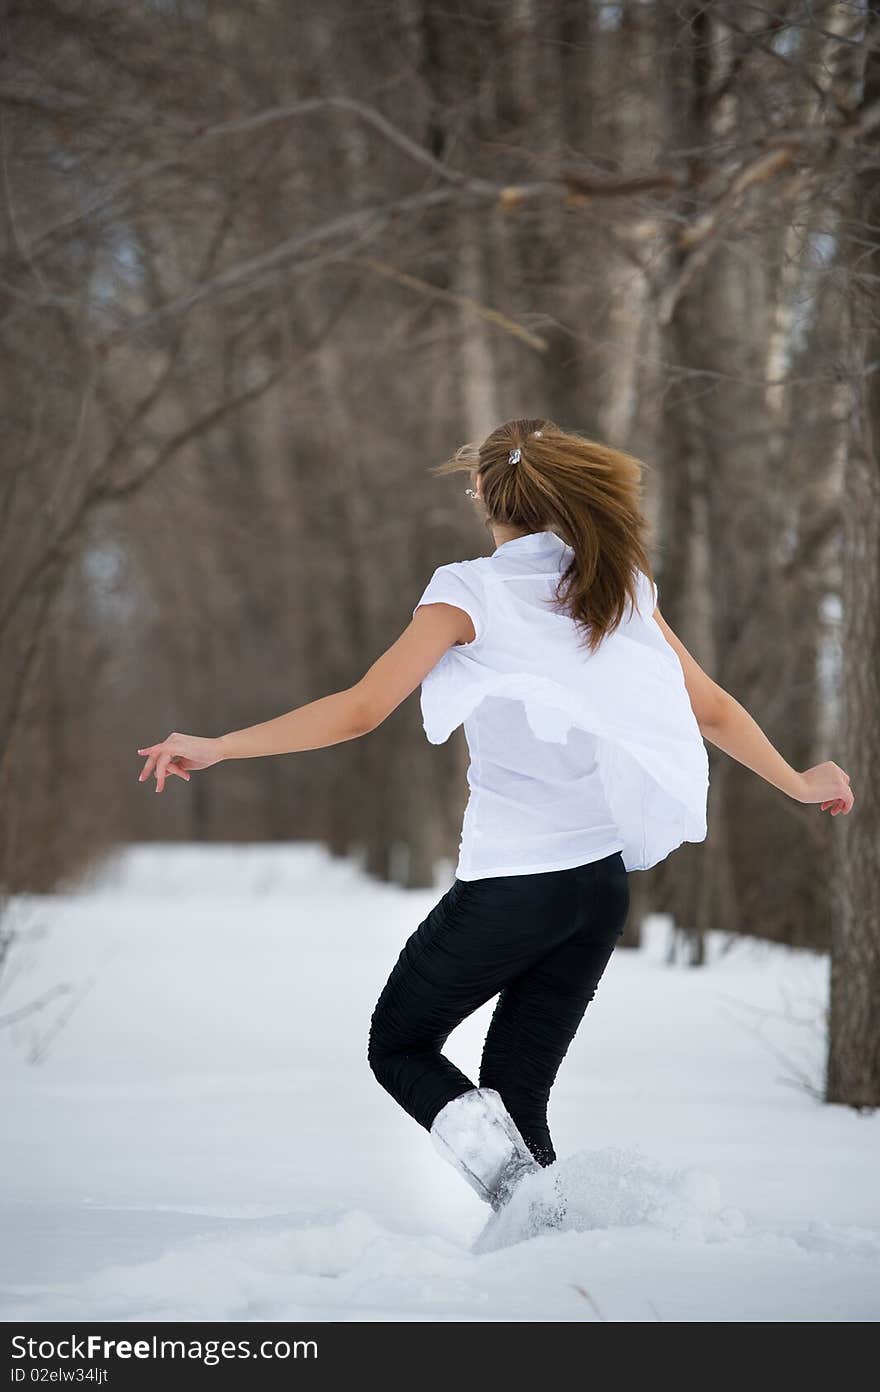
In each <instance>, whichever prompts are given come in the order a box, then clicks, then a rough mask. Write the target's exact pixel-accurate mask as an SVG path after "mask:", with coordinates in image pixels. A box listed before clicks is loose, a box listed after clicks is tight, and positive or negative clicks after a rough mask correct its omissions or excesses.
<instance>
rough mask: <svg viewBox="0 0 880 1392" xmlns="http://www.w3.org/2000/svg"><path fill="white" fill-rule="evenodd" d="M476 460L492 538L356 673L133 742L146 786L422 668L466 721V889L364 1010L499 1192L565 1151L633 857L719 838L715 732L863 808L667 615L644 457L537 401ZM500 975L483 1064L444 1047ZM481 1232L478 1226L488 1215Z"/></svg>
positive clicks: (314, 738)
mask: <svg viewBox="0 0 880 1392" xmlns="http://www.w3.org/2000/svg"><path fill="white" fill-rule="evenodd" d="M453 470H467V471H469V473H470V475H471V484H472V487H471V488H470V489H468V490H467V491H468V493H469V494H471V496H472V497H473V498H474V499H475V501H476V504H477V505H478V506H479V508H480V509H481V511H482V512H483V514H484V521H485V525H486V527H487V529H488V530H490V531H491V534H492V537H493V540H494V543H495V549H494V551H493V552H492V554H491V555H489V556H481V557H479V558H478V559H476V560H471V561H457V562H452V563H451V564H448V565H443V566H440V567H439V568H438V569H437V570H435V571H434V574H433V575H432V576H431V578H430V581H429V583H428V585H427V587H426V588H425V590H424V591H423V593H422V595H421V598H420V599H419V602H418V604H417V605H416V606H415V609H414V610H413V617H412V621H411V623H410V624H409V625H408V627H407V628H406V630H405V631H404V632H403V634H402V635H401V636H400V637H399V638H398V639H397V641H396V642H395V643H394V644H392V646H391V647H390V648H389V649H388V651H387V652H385V653H384V654H383V655H382V656H381V657H379V658H378V660H377V661H376V662H374V663H373V665H372V666H371V667H370V668H369V670H368V671H367V672H366V673H365V675H364V676H363V677H362V678H361V680H360V681H359V682H357V683H356V684H355V685H354V686H352V687H350V688H348V689H346V690H344V691H339V692H336V693H334V694H332V695H329V696H325V697H323V698H321V699H320V700H317V701H312V702H310V703H309V704H307V705H305V706H300V707H299V708H298V709H296V710H293V711H290V712H288V713H287V714H285V715H281V716H279V717H277V719H274V720H269V721H266V722H264V723H262V724H260V725H254V726H251V727H250V728H248V729H245V730H238V731H235V732H233V733H230V734H227V735H223V736H221V737H220V738H219V739H201V738H198V737H196V736H191V735H183V734H172V735H170V736H169V737H168V738H167V739H166V740H164V741H163V742H162V743H161V744H156V745H151V746H149V747H147V748H144V749H141V750H139V751H138V753H139V754H143V755H146V756H147V759H146V763H145V765H144V767H143V769H142V771H141V775H140V777H141V779H146V778H148V777H149V776H150V775H151V774H155V778H156V791H157V792H161V791H162V789H163V787H164V784H165V781H166V779H167V778H168V777H169V776H170V775H176V776H178V777H182V778H184V779H188V778H189V776H190V774H191V773H192V772H193V771H195V770H197V769H205V768H208V767H210V766H211V765H212V764H215V763H219V762H220V761H221V760H223V759H243V758H253V757H256V756H260V755H270V754H285V753H294V752H296V751H299V750H305V749H318V748H323V747H325V746H328V745H332V744H338V743H340V742H341V741H343V740H349V739H355V738H357V737H358V736H360V735H364V734H367V733H368V732H369V731H371V730H375V729H376V727H377V726H378V725H380V724H381V723H382V721H383V720H385V719H387V717H388V716H389V715H390V714H391V712H392V711H393V710H395V709H396V707H397V706H398V705H399V704H400V703H401V701H403V700H404V699H405V698H406V697H407V696H409V695H410V694H411V693H412V692H413V691H414V690H415V689H416V687H418V686H419V685H420V684H421V687H422V693H421V708H422V713H423V717H424V726H425V731H426V734H427V738H428V739H429V740H430V741H431V743H433V744H439V743H442V742H444V741H445V740H446V739H448V737H449V736H450V734H451V733H452V732H453V731H454V730H455V729H457V728H458V726H459V725H463V726H464V731H465V736H466V739H467V744H468V748H469V751H470V767H469V770H468V784H469V789H470V793H469V797H468V802H467V806H466V808H465V812H464V819H463V823H462V832H461V840H460V844H459V857H458V864H457V866H456V871H455V877H454V882H453V885H452V887H451V888H450V889H449V890H448V891H447V892H446V893H445V894H444V895H443V897H442V898H441V899H440V900H439V902H438V903H437V904H436V905H435V906H434V908H432V909H431V911H430V912H429V913H428V915H427V917H426V918H425V919H424V920H423V922H422V923H421V924H420V925H419V927H418V928H417V929H416V930H415V932H414V933H413V934H412V936H411V937H410V938H409V939H408V941H407V942H406V943H405V945H404V947H403V949H402V950H401V952H400V955H399V957H398V960H397V963H396V964H395V966H394V969H393V970H392V972H391V975H390V976H389V978H388V981H387V983H386V985H385V987H384V989H383V991H382V993H381V995H380V997H379V1000H378V1002H377V1004H376V1007H375V1010H374V1012H373V1016H372V1020H371V1025H370V1034H369V1047H368V1059H369V1063H370V1066H371V1068H372V1069H373V1072H374V1073H375V1076H376V1078H377V1079H378V1081H379V1082H380V1083H381V1085H382V1086H383V1087H384V1088H385V1089H386V1090H387V1091H388V1092H389V1093H390V1094H391V1096H392V1097H393V1098H394V1099H395V1100H396V1101H397V1102H398V1103H399V1104H400V1105H401V1106H402V1107H403V1108H404V1109H405V1110H406V1111H407V1112H408V1113H409V1115H410V1116H412V1117H413V1118H414V1119H415V1120H416V1121H417V1122H419V1123H420V1124H421V1125H422V1126H423V1127H424V1128H425V1129H426V1130H427V1131H428V1132H429V1133H430V1135H431V1138H432V1140H433V1142H434V1144H435V1146H436V1148H437V1150H438V1151H439V1153H440V1154H442V1155H443V1156H444V1157H445V1158H446V1159H447V1160H449V1161H450V1162H451V1163H452V1164H453V1165H454V1166H455V1167H456V1169H457V1170H458V1171H459V1172H460V1173H461V1174H462V1175H463V1176H464V1177H465V1179H466V1180H467V1181H468V1183H469V1184H470V1185H471V1186H472V1187H473V1188H474V1189H475V1190H476V1192H477V1193H478V1194H479V1195H480V1197H481V1198H483V1199H484V1200H485V1201H486V1202H487V1203H488V1204H489V1205H490V1206H491V1207H492V1209H493V1210H494V1212H495V1216H494V1218H493V1219H490V1224H489V1228H491V1225H492V1223H493V1222H495V1221H496V1220H497V1215H498V1214H499V1213H501V1212H502V1211H503V1210H505V1208H506V1206H507V1204H508V1201H509V1200H510V1199H511V1197H512V1195H513V1193H514V1191H515V1190H516V1191H517V1192H518V1193H519V1194H522V1193H523V1192H525V1191H527V1190H529V1187H530V1185H531V1186H532V1191H533V1193H534V1196H535V1197H534V1201H533V1202H532V1204H531V1209H530V1211H531V1217H532V1221H533V1222H537V1223H541V1222H544V1223H546V1222H551V1223H552V1222H554V1221H558V1220H559V1217H560V1214H561V1212H562V1199H561V1196H560V1197H559V1199H558V1201H554V1202H552V1203H551V1204H550V1205H549V1207H548V1206H547V1204H546V1203H544V1204H543V1207H542V1200H541V1198H540V1193H539V1192H538V1191H537V1190H536V1189H535V1186H534V1183H533V1181H531V1180H529V1178H528V1177H529V1176H530V1175H532V1174H536V1173H537V1172H539V1171H540V1170H542V1169H544V1168H546V1167H548V1166H550V1165H552V1164H553V1162H554V1161H555V1159H556V1154H555V1151H554V1148H553V1143H552V1140H551V1138H550V1132H549V1129H548V1124H547V1105H548V1099H549V1094H550V1090H551V1088H552V1086H553V1083H554V1081H555V1079H556V1076H557V1072H558V1070H559V1066H560V1064H561V1062H562V1060H563V1058H564V1056H565V1054H566V1052H567V1050H568V1048H569V1045H570V1044H571V1041H572V1040H573V1038H574V1036H575V1032H576V1031H577V1029H578V1026H579V1024H580V1022H581V1019H582V1018H583V1015H584V1012H585V1010H586V1008H587V1005H588V1004H589V1002H590V1001H591V1000H592V999H593V996H594V994H595V991H596V988H597V986H598V983H599V980H600V978H601V976H602V974H603V972H604V970H605V967H606V965H607V963H608V960H609V958H610V956H611V953H612V951H613V950H614V947H615V945H616V943H617V942H618V940H619V938H620V935H621V933H622V932H623V929H624V925H625V922H626V917H627V912H628V907H629V882H628V872H630V871H632V870H645V869H648V868H649V867H650V866H652V865H655V864H657V862H658V861H660V860H662V859H664V858H665V857H666V856H668V855H669V854H670V852H672V851H673V850H675V849H676V848H677V847H678V846H680V845H681V844H682V843H683V842H685V841H702V840H704V839H705V836H706V831H707V828H706V804H707V794H708V782H709V777H708V758H707V753H706V747H705V744H704V740H708V741H709V742H710V743H712V744H714V745H716V746H717V747H718V748H719V749H722V750H724V752H725V753H727V754H729V755H730V756H731V757H732V758H734V759H736V760H738V761H739V762H740V763H742V764H744V765H745V766H746V767H747V768H749V769H751V770H753V771H754V772H755V773H756V774H758V775H759V776H760V777H762V778H764V779H766V781H767V782H768V783H770V784H772V785H773V786H774V787H775V788H778V789H779V790H780V791H781V792H783V793H785V794H787V795H788V796H789V797H791V798H793V799H794V800H795V801H797V802H802V803H818V804H820V805H821V807H822V809H823V810H829V811H830V812H831V814H832V816H836V815H837V814H838V813H839V812H843V813H848V812H849V811H850V810H851V808H852V805H853V793H852V790H851V787H850V780H849V776H848V775H847V774H846V773H844V772H843V770H842V769H840V768H839V767H838V766H837V764H834V763H831V762H828V763H823V764H819V765H817V766H816V767H815V768H811V769H808V770H807V771H806V772H803V773H800V772H798V771H796V770H795V769H793V768H792V767H791V766H790V765H789V764H788V763H786V761H785V759H784V758H783V757H782V756H781V755H780V754H779V753H778V752H777V751H776V749H775V748H774V747H773V745H772V744H771V743H770V741H769V740H768V739H767V738H766V736H765V735H764V734H763V732H762V731H761V729H760V728H759V726H758V725H757V724H756V723H755V721H754V720H753V719H752V717H751V716H750V715H749V714H748V712H747V711H746V710H745V709H744V708H743V707H742V706H741V705H740V704H739V703H738V702H737V701H736V700H735V699H734V698H733V697H732V696H731V695H730V694H729V693H728V692H726V691H724V690H723V689H722V688H721V687H719V686H718V685H717V684H716V683H715V682H714V681H712V680H711V678H710V677H708V676H707V675H706V673H705V672H704V671H703V670H702V669H701V668H700V667H699V666H698V664H697V663H696V662H695V660H694V659H693V657H692V656H691V655H690V653H689V652H688V651H687V649H686V648H685V647H684V646H683V644H682V643H681V642H680V641H679V639H678V638H677V637H676V635H675V634H674V633H673V631H672V630H671V629H670V628H669V626H668V624H667V623H666V622H665V620H664V619H663V617H662V616H661V613H660V610H659V608H658V607H657V599H658V593H657V587H656V585H655V583H654V581H653V579H652V578H651V569H650V563H649V561H648V557H647V551H646V535H647V526H646V522H645V519H644V517H643V515H642V512H641V510H640V494H641V465H640V463H639V461H638V460H636V459H634V458H632V456H630V455H627V454H624V453H622V452H620V451H618V450H614V449H611V448H609V447H607V446H605V445H601V444H598V443H596V442H595V441H591V440H586V439H584V438H582V437H580V436H578V435H575V434H572V433H570V432H566V431H563V430H560V429H559V427H558V426H556V425H554V424H553V423H552V422H550V421H546V420H517V421H510V422H508V423H507V424H506V425H503V426H500V427H499V428H498V429H497V430H495V431H493V432H492V434H491V435H489V437H488V438H487V439H486V440H485V441H484V442H483V444H482V445H481V446H480V447H479V448H478V449H474V448H473V447H465V448H464V449H462V450H459V451H458V452H457V454H456V455H455V456H454V458H453V459H451V460H450V461H448V462H447V463H446V464H445V465H441V466H440V468H439V469H438V470H436V471H435V472H439V473H445V472H449V471H453ZM494 996H498V1001H497V1004H496V1007H495V1011H494V1014H493V1016H492V1020H491V1024H490V1027H489V1031H488V1034H487V1036H486V1041H485V1047H484V1050H483V1055H482V1060H481V1064H480V1071H479V1081H478V1085H477V1086H475V1085H474V1083H473V1082H472V1081H471V1080H470V1079H469V1078H467V1077H466V1076H465V1075H464V1074H463V1073H462V1072H461V1071H460V1070H459V1069H458V1068H456V1067H455V1065H454V1064H453V1063H452V1062H450V1060H449V1059H447V1058H446V1057H444V1055H443V1053H442V1052H441V1050H442V1048H443V1045H444V1044H445V1042H446V1040H447V1038H448V1036H449V1035H450V1033H451V1032H452V1030H453V1029H455V1027H456V1026H457V1025H459V1024H460V1023H461V1022H462V1021H463V1020H464V1019H465V1018H466V1017H467V1016H469V1015H470V1014H472V1013H473V1012H474V1011H475V1010H477V1009H478V1008H479V1007H480V1006H482V1005H483V1004H485V1002H487V1001H489V1000H491V999H492V998H493V997H494ZM487 1232H488V1229H487Z"/></svg>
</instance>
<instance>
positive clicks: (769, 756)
mask: <svg viewBox="0 0 880 1392" xmlns="http://www.w3.org/2000/svg"><path fill="white" fill-rule="evenodd" d="M653 617H654V619H655V620H656V621H657V626H658V627H659V629H660V631H661V633H662V634H663V636H664V638H665V639H666V641H667V643H669V645H670V647H671V648H673V649H674V651H675V653H676V654H677V656H678V659H679V661H680V662H681V666H682V671H683V672H684V680H685V685H686V687H687V692H688V696H689V697H690V702H691V706H692V708H693V712H694V715H695V716H696V719H697V724H698V725H699V727H700V733H701V735H702V736H703V738H704V739H706V740H708V741H709V743H710V744H714V745H716V746H717V748H718V749H722V750H723V751H724V753H725V754H729V755H730V757H731V758H732V759H736V761H737V762H738V763H740V764H743V765H744V766H745V767H746V768H748V769H751V770H752V772H753V773H757V774H758V776H759V777H760V778H763V779H765V781H766V782H767V783H770V784H771V785H772V786H773V787H774V788H779V790H780V791H781V792H783V793H786V794H787V795H788V796H789V797H791V798H794V799H795V801H796V802H807V803H820V804H821V806H822V810H823V811H825V810H830V812H831V815H832V816H833V817H836V816H837V814H838V813H839V812H844V813H847V812H850V811H852V806H853V802H854V797H853V793H852V790H851V788H850V782H849V774H848V773H844V771H843V769H842V768H839V767H838V765H837V764H835V763H832V762H830V761H829V762H827V763H824V764H817V765H816V766H815V768H811V769H807V770H806V771H805V772H804V773H799V772H798V771H797V769H794V768H792V766H791V764H789V763H787V762H786V760H785V759H783V757H782V755H781V754H780V753H779V750H778V749H776V748H775V747H774V746H773V745H772V744H771V743H770V741H769V739H768V738H767V736H766V735H765V734H764V731H763V730H762V729H761V727H760V725H758V723H757V721H756V720H754V719H753V718H752V716H751V715H749V712H748V711H747V710H746V709H745V707H744V706H742V705H740V703H739V701H737V700H736V698H735V697H734V696H731V694H730V692H729V691H725V690H724V688H723V687H721V686H719V685H718V683H717V682H714V681H713V680H712V678H711V677H710V676H708V674H707V673H706V672H704V671H703V669H702V667H701V666H700V665H699V663H698V662H697V661H696V660H695V659H694V658H693V657H692V656H691V654H690V653H689V652H688V650H687V648H686V647H685V646H684V644H683V643H682V641H681V639H680V638H679V637H678V636H677V634H675V633H674V632H673V630H672V629H671V628H670V627H669V625H668V623H667V622H666V620H665V619H664V618H663V616H662V614H661V613H660V610H659V609H655V610H654V614H653Z"/></svg>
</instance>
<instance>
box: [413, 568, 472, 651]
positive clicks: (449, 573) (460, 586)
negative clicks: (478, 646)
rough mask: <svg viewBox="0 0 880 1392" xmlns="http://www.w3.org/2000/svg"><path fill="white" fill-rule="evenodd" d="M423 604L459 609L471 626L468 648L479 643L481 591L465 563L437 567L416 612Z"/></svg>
mask: <svg viewBox="0 0 880 1392" xmlns="http://www.w3.org/2000/svg"><path fill="white" fill-rule="evenodd" d="M423 604H453V605H455V607H456V609H463V610H464V612H465V613H466V614H467V615H468V617H469V619H470V620H471V623H472V624H473V626H474V633H475V634H476V637H475V638H474V640H473V642H472V643H470V644H467V643H465V644H462V646H463V647H473V645H474V643H479V641H480V639H481V638H482V636H483V634H484V632H485V629H486V605H485V600H484V594H483V587H482V584H481V582H480V577H479V575H478V574H477V573H476V568H475V567H474V566H473V565H471V563H470V562H468V561H453V562H452V563H451V564H450V565H443V566H438V567H437V569H436V570H435V571H434V574H433V575H432V576H431V578H430V580H429V581H428V583H427V585H426V586H425V588H424V590H423V591H422V597H421V599H420V600H419V602H418V604H417V605H416V606H415V609H413V614H415V612H416V609H418V608H420V607H421V605H423Z"/></svg>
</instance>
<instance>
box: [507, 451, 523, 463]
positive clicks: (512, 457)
mask: <svg viewBox="0 0 880 1392" xmlns="http://www.w3.org/2000/svg"><path fill="white" fill-rule="evenodd" d="M521 459H522V450H519V449H512V450H511V451H510V454H509V455H508V456H507V462H508V464H518V463H519V461H520V460H521Z"/></svg>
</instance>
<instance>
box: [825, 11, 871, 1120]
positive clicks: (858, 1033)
mask: <svg viewBox="0 0 880 1392" xmlns="http://www.w3.org/2000/svg"><path fill="white" fill-rule="evenodd" d="M867 28H868V34H867V38H868V40H869V42H868V43H867V44H866V45H865V52H866V54H867V57H866V69H865V83H864V92H863V108H865V109H867V108H869V107H870V106H871V105H873V104H874V103H875V102H877V101H878V100H880V51H878V44H880V15H878V12H877V8H876V6H870V7H869V12H868V18H867ZM866 147H867V148H866ZM862 153H863V158H862V160H861V168H860V170H859V172H858V174H857V175H856V177H855V179H854V185H853V196H852V222H851V226H850V228H849V229H847V231H846V244H847V245H848V246H850V247H852V248H854V251H853V255H854V257H855V258H856V259H857V264H854V265H853V266H852V273H853V280H854V284H853V294H852V313H853V325H852V333H851V334H850V336H849V342H850V344H851V345H852V346H853V349H854V351H855V352H856V353H857V354H858V360H857V361H856V363H855V364H854V366H855V371H854V374H853V380H854V384H855V391H856V393H857V410H856V411H855V412H854V413H853V416H854V421H855V424H856V432H857V435H858V438H857V439H856V440H854V441H853V444H852V447H851V449H850V451H849V458H848V460H847V465H846V476H845V486H844V526H843V557H842V590H843V596H842V597H843V613H844V618H843V662H842V666H843V671H842V683H841V684H842V690H843V729H842V738H841V748H840V754H839V758H838V762H839V763H840V764H841V766H842V767H843V768H845V769H846V771H847V772H848V773H851V776H852V780H853V791H854V793H855V796H856V802H855V805H854V807H853V810H852V812H851V813H850V814H849V816H847V818H846V819H845V820H844V822H843V824H842V825H841V826H840V827H839V836H838V837H837V840H836V844H837V848H838V885H837V888H838V894H837V915H836V919H835V923H834V927H833V932H832V951H831V1009H830V1020H829V1050H828V1068H827V1076H826V1097H827V1100H828V1101H829V1102H843V1103H846V1104H848V1105H849V1106H852V1107H876V1106H880V856H878V854H877V846H878V838H880V789H878V777H880V724H878V722H877V712H878V709H880V450H878V443H880V374H878V372H877V367H876V364H877V361H878V358H880V317H878V316H880V295H878V292H877V276H878V273H880V232H878V228H880V175H878V172H877V158H878V153H880V138H878V133H877V130H876V127H875V128H874V129H872V130H871V132H870V134H869V135H868V136H867V137H866V141H865V146H863V147H862Z"/></svg>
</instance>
